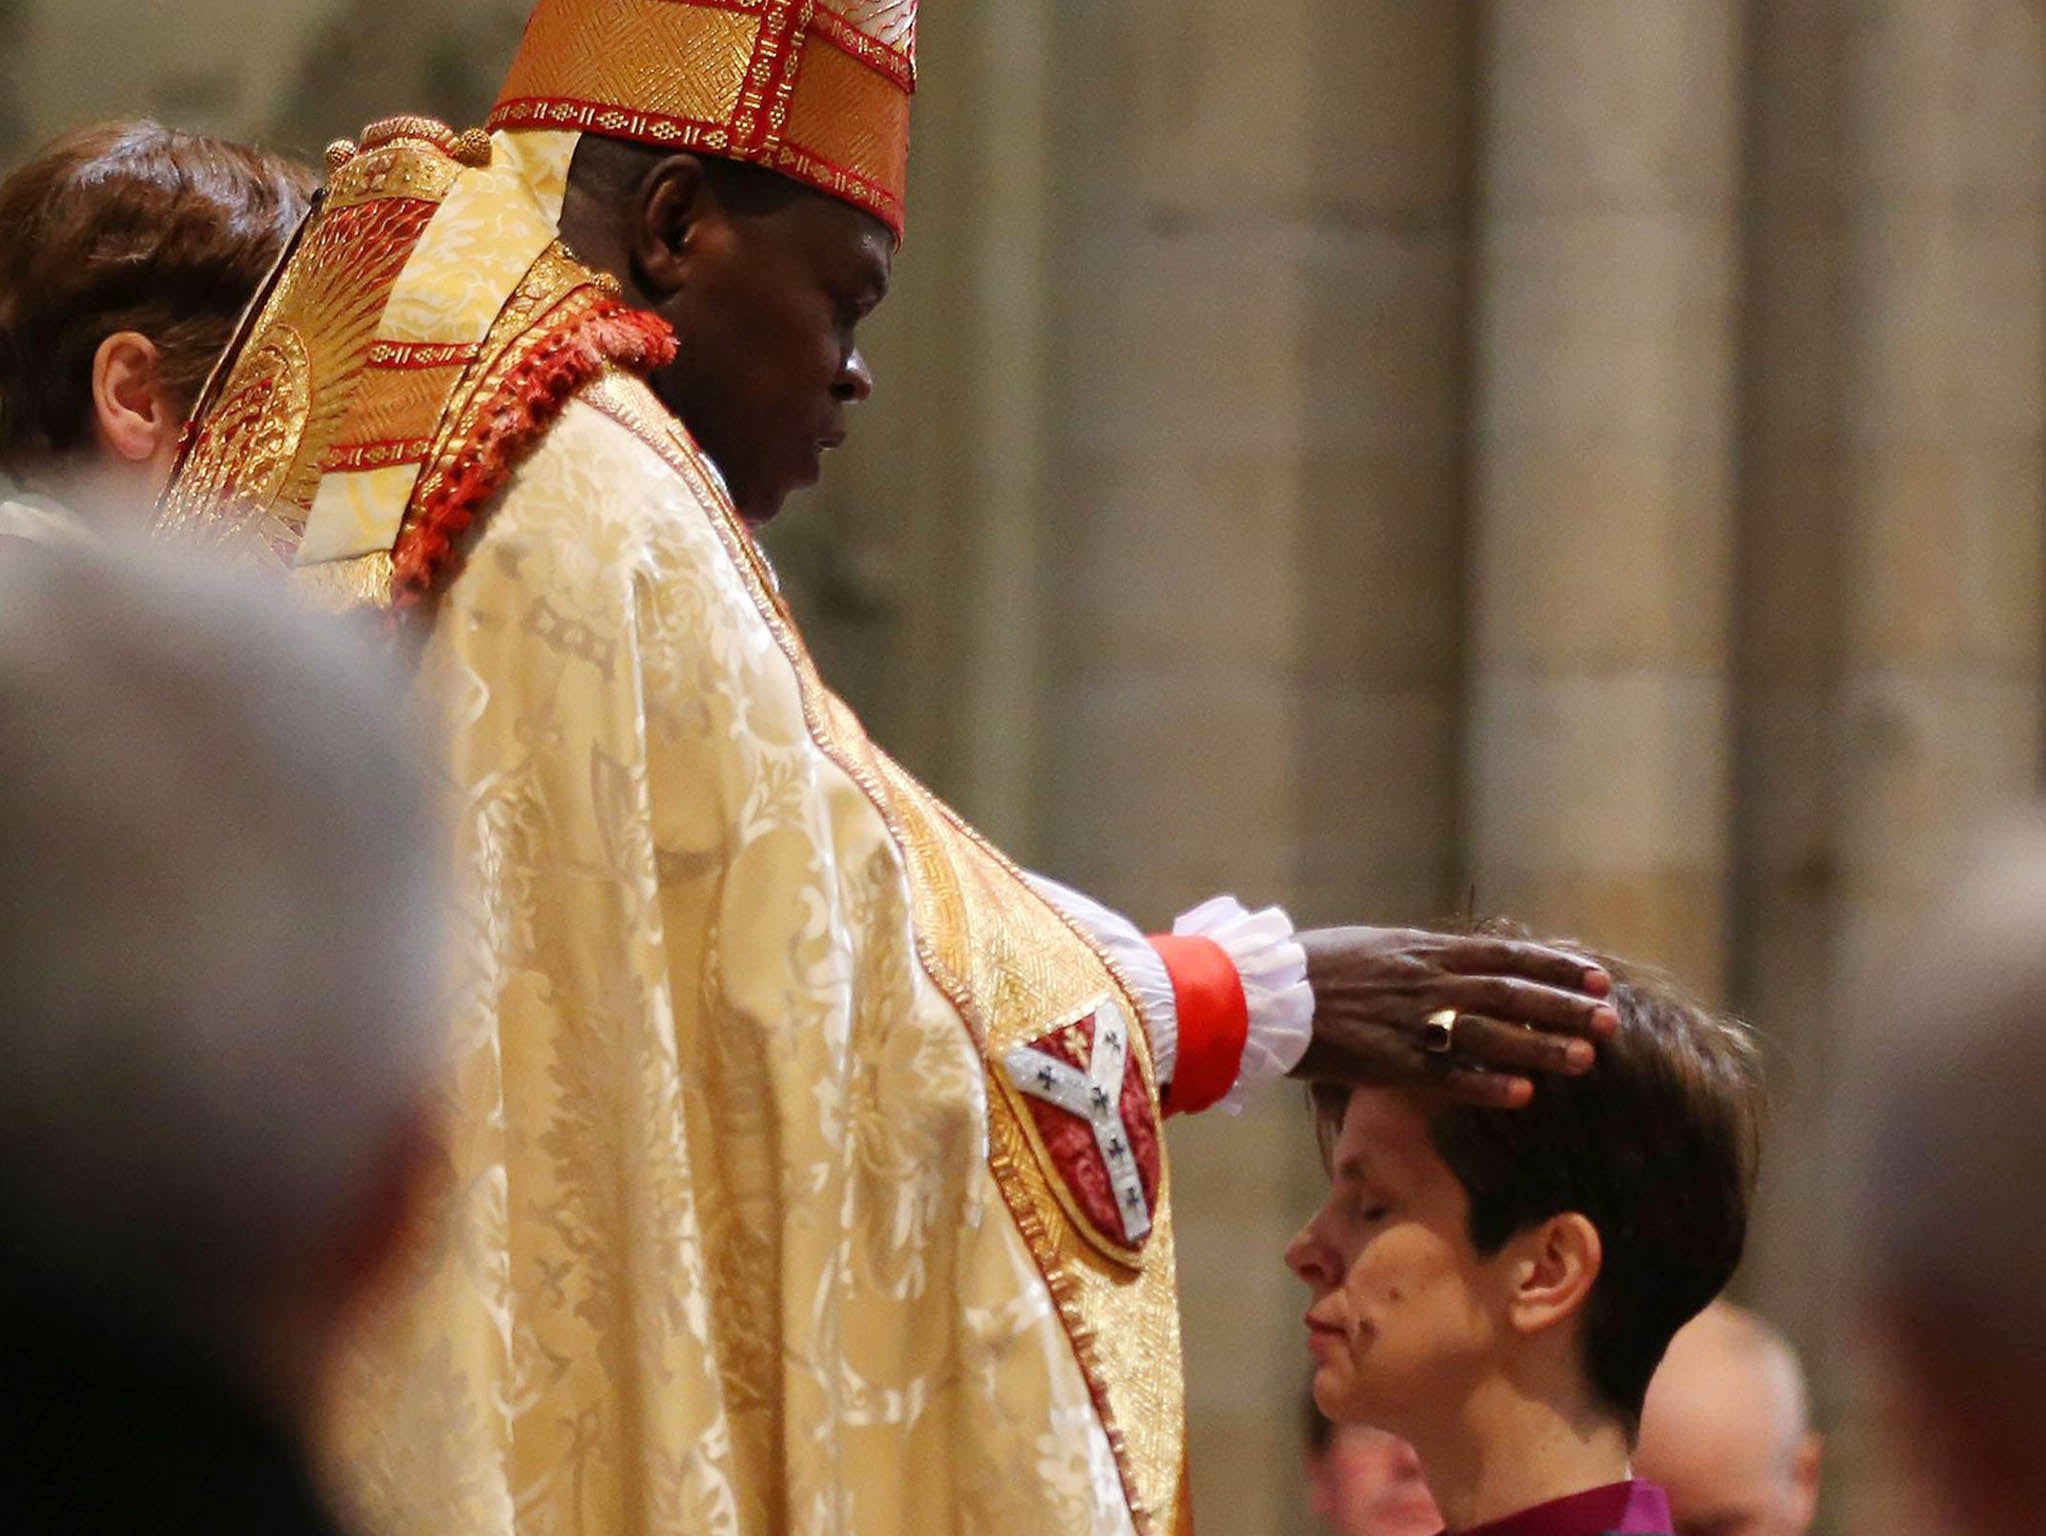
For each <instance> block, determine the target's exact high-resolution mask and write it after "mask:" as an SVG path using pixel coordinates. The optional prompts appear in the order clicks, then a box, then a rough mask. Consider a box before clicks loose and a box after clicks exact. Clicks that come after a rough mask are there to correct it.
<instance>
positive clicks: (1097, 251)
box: [1045, 0, 1476, 1532]
mask: <svg viewBox="0 0 2046 1536" xmlns="http://www.w3.org/2000/svg"><path fill="white" fill-rule="evenodd" d="M1062 11H1063V15H1064V18H1065V25H1064V31H1063V33H1062V35H1061V38H1060V41H1059V46H1058V54H1057V56H1058V58H1059V59H1060V61H1061V69H1062V75H1061V90H1060V95H1059V102H1060V110H1061V114H1062V123H1061V130H1060V131H1061V150H1060V153H1059V156H1058V164H1059V167H1060V173H1061V174H1060V180H1059V189H1058V213H1059V225H1058V236H1057V239H1056V241H1055V243H1054V255H1055V257H1056V261H1057V265H1056V269H1055V270H1056V272H1057V289H1056V295H1055V307H1054V315H1055V334H1056V338H1057V339H1056V344H1055V348H1054V359H1053V361H1054V379H1055V384H1054V389H1053V398H1054V399H1055V400H1056V401H1057V402H1058V403H1059V414H1058V415H1057V416H1056V417H1055V419H1054V420H1053V422H1052V432H1053V440H1054V444H1055V457H1054V463H1053V474H1054V481H1053V491H1054V495H1053V498H1052V502H1051V507H1050V514H1049V515H1050V517H1051V519H1052V524H1051V526H1052V528H1053V530H1054V531H1053V535H1052V540H1053V543H1052V547H1053V549H1054V550H1055V551H1056V554H1057V559H1058V562H1059V564H1058V566H1057V570H1058V580H1057V582H1056V584H1055V585H1054V587H1053V588H1052V591H1051V593H1050V596H1051V599H1052V601H1051V603H1050V606H1049V608H1048V610H1047V612H1048V613H1049V615H1050V622H1051V624H1052V631H1051V633H1052V650H1051V674H1050V675H1051V679H1052V685H1051V689H1050V695H1049V708H1048V712H1047V719H1048V722H1049V725H1048V729H1047V734H1046V744H1047V761H1048V765H1049V768H1050V776H1049V779H1048V781H1047V782H1048V785H1049V801H1048V806H1047V814H1046V822H1045V825H1046V827H1047V828H1048V830H1049V832H1050V834H1051V836H1050V841H1049V843H1048V857H1049V865H1050V869H1051V872H1053V873H1055V874H1059V875H1062V876H1068V877H1071V878H1073V879H1076V880H1079V881H1082V882H1085V883H1086V884H1087V886H1088V888H1090V889H1093V890H1096V891H1098V892H1099V893H1101V894H1102V895H1104V896H1106V897H1108V898H1110V899H1113V900H1117V901H1120V902H1122V903H1124V904H1125V905H1126V907H1127V908H1128V909H1129V910H1132V911H1134V912H1136V913H1139V914H1141V915H1142V916H1143V917H1144V918H1146V919H1147V920H1149V921H1152V922H1162V921H1164V920H1167V919H1168V918H1169V917H1170V915H1171V914H1172V913H1173V912H1174V911H1176V910H1178V909H1180V908H1182V907H1183V906H1185V905H1186V904H1188V903H1190V902H1192V901H1195V900H1198V899H1200V898H1202V897H1205V896H1208V895H1210V894H1213V893H1214V892H1216V891H1218V890H1226V891H1234V892H1236V893H1237V894H1238V895H1240V896H1241V897H1242V898H1243V899H1244V900H1246V901H1249V902H1253V903H1256V902H1266V901H1284V902H1286V903H1288V904H1289V905H1290V906H1291V907H1292V908H1293V910H1294V913H1295V915H1296V917H1299V918H1301V919H1303V920H1328V919H1335V918H1347V919H1351V920H1364V919H1375V920H1387V921H1400V920H1407V921H1420V920H1424V919H1427V918H1431V917H1435V916H1439V915H1440V914H1441V913H1442V912H1443V911H1444V910H1446V909H1447V908H1448V907H1450V906H1451V905H1452V904H1453V902H1454V900H1455V896H1454V890H1455V871H1456V865H1457V854H1456V829H1457V827H1458V824H1459V821H1460V808H1461V794H1460V775H1459V773H1458V761H1459V743H1460V740H1461V693H1462V670H1463V667H1462V662H1463V652H1462V645H1461V639H1460V633H1461V629H1462V623H1463V611H1464V598H1463V576H1462V567H1463V554H1464V533H1465V526H1464V518H1463V504H1464V485H1465V477H1464V459H1465V440H1466V432H1467V417H1466V409H1467V400H1468V376H1467V365H1466V358H1467V353H1468V347H1467V316H1468V276H1469V251H1470V235H1469V196H1470V182H1471V164H1472V154H1471V132H1472V128H1471V123H1472V110H1473V106H1474V101H1475V92H1474V88H1473V87H1474V81H1475V61H1476V53H1475V33H1476V26H1475V18H1474V12H1473V8H1471V7H1466V6H1447V5H1445V6H1415V5H1410V4H1403V3H1393V0H1275V3H1272V4H1269V5H1265V6H1261V7H1259V8H1258V10H1257V12H1256V17H1255V22H1254V24H1251V23H1250V22H1249V20H1248V18H1247V15H1246V12H1245V11H1244V9H1243V7H1241V6H1240V5H1236V4H1227V3H1223V0H1200V3H1196V4H1192V5H1188V4H1185V3H1183V0H1169V3H1168V0H1132V3H1127V4H1119V5H1115V6H1100V5H1098V4H1093V3H1085V0H1069V3H1067V4H1065V5H1064V6H1063V7H1062ZM1172 1150H1173V1157H1174V1168H1175V1176H1176V1178H1177V1179H1178V1184H1179V1189H1180V1211H1181V1249H1180V1254H1181V1273H1182V1279H1183V1284H1184V1294H1185V1316H1186V1319H1187V1330H1188V1369H1189V1378H1190V1381H1189V1390H1190V1398H1191V1407H1192V1419H1193V1435H1194V1440H1193V1447H1192V1451H1193V1467H1194V1478H1195V1496H1196V1507H1197V1509H1198V1512H1199V1518H1200V1520H1201V1521H1202V1523H1203V1525H1204V1526H1207V1527H1211V1528H1213V1529H1216V1530H1234V1531H1244V1532H1256V1531H1272V1530H1295V1529H1302V1528H1304V1526H1305V1523H1306V1517H1305V1512H1304V1507H1303V1495H1302V1491H1301V1480H1300V1477H1299V1472H1298V1468H1299V1464H1300V1462H1299V1458H1300V1451H1301V1442H1300V1433H1301V1430H1300V1405H1301V1394H1302V1391H1303V1389H1304V1387H1305V1384H1306V1378H1307V1360H1306V1357H1305V1353H1304V1349H1303V1341H1302V1335H1301V1327H1300V1314H1301V1312H1302V1311H1303V1310H1304V1308H1305V1294H1304V1292H1303V1291H1301V1290H1300V1288H1299V1287H1298V1286H1297V1284H1296V1283H1295V1282H1293V1281H1292V1280H1291V1278H1290V1277H1288V1276H1287V1275H1286V1274H1285V1273H1284V1271H1283V1270H1282V1268H1281V1259H1280V1256H1281V1253H1282V1250H1283V1248H1284V1245H1285V1243H1286V1241H1287V1239H1288V1238H1289V1237H1290V1236H1291V1234H1292V1232H1293V1230H1294V1229H1295V1228H1296V1227H1297V1226H1298V1224H1299V1223H1300V1222H1301V1221H1302V1220H1304V1218H1305V1217H1306V1215H1307V1214H1308V1212H1309V1211H1310V1210H1311V1209H1312V1207H1313V1205H1314V1204H1315V1203H1316V1202H1317V1201H1318V1200H1319V1198H1320V1195H1321V1191H1322V1188H1323V1187H1324V1186H1325V1177H1324V1176H1323V1175H1322V1173H1321V1171H1320V1169H1319V1167H1318V1166H1317V1164H1316V1161H1315V1157H1314V1153H1313V1147H1312V1137H1311V1134H1310V1130H1309V1126H1308V1122H1307V1118H1306V1113H1305V1109H1304V1106H1303V1104H1302V1102H1301V1099H1300V1097H1299V1095H1298V1094H1297V1092H1293V1091H1287V1090H1278V1091H1275V1092H1273V1093H1271V1094H1269V1095H1268V1096H1267V1098H1266V1101H1265V1103H1264V1104H1263V1105H1262V1106H1261V1107H1260V1108H1259V1109H1257V1110H1254V1111H1253V1112H1252V1113H1251V1114H1250V1115H1248V1116H1246V1117H1245V1118H1244V1119H1242V1120H1235V1121H1231V1120H1227V1119H1219V1118H1212V1119H1211V1122H1209V1123H1195V1124H1188V1125H1183V1126H1180V1127H1178V1128H1176V1129H1175V1131H1174V1133H1173V1137H1172Z"/></svg>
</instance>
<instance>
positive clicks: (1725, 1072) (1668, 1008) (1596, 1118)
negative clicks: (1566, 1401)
mask: <svg viewBox="0 0 2046 1536" xmlns="http://www.w3.org/2000/svg"><path fill="white" fill-rule="evenodd" d="M1600 963H1601V964H1602V965H1604V966H1605V967H1606V968H1607V969H1608V970H1609V972H1610V973H1611V974H1612V976H1613V979H1614V989H1613V998H1612V1001H1613V1005H1614V1007H1615V1008H1616V1009H1617V1011H1618V1012H1619V1015H1620V1020H1621V1026H1620V1029H1619V1031H1618V1032H1617V1033H1616V1034H1615V1035H1614V1037H1613V1038H1612V1039H1611V1040H1610V1041H1608V1042H1606V1043H1605V1044H1603V1045H1601V1046H1600V1049H1599V1064H1598V1067H1597V1068H1596V1069H1595V1070H1594V1071H1593V1072H1591V1073H1590V1074H1588V1075H1587V1076H1584V1077H1582V1078H1557V1079H1553V1080H1551V1081H1548V1082H1546V1083H1544V1084H1543V1085H1542V1086H1541V1089H1540V1091H1539V1092H1538V1093H1537V1095H1536V1098H1535V1101H1534V1103H1533V1104H1532V1105H1531V1106H1530V1107H1528V1108H1526V1109H1517V1110H1507V1109H1480V1108H1474V1107H1471V1106H1467V1105H1459V1104H1454V1103H1450V1102H1448V1101H1447V1100H1446V1099H1444V1098H1442V1097H1441V1096H1440V1095H1438V1094H1434V1093H1431V1092H1429V1091H1427V1090H1423V1089H1397V1088H1364V1089H1358V1090H1356V1091H1354V1092H1352V1091H1349V1090H1346V1089H1317V1090H1316V1092H1315V1110H1316V1120H1317V1125H1318V1128H1319V1131H1320V1134H1321V1137H1322V1145H1323V1149H1324V1152H1325V1154H1326V1156H1327V1160H1328V1164H1329V1169H1330V1174H1331V1188H1330V1193H1329V1198H1328V1201H1327V1203H1326V1204H1325V1205H1324V1206H1323V1208H1322V1210H1321V1211H1320V1212H1319V1213H1318V1214H1317V1215H1316V1216H1315V1218H1314V1220H1313V1221H1312V1222H1311V1223H1309V1225H1308V1226H1307V1228H1306V1229H1305V1230H1304V1231H1303V1232H1302V1233H1301V1234H1300V1236H1299V1237H1298V1238H1296V1239H1295V1241H1294V1244H1293V1247H1292V1248H1291V1249H1290V1250H1289V1252H1288V1255H1287V1257H1288V1261H1289V1263H1291V1264H1292V1266H1293V1268H1294V1269H1295V1271H1296V1272H1297V1273H1299V1274H1300V1275H1301V1277H1302V1278H1303V1279H1304V1280H1306V1281H1307V1282H1308V1284H1309V1286H1310V1287H1312V1289H1313V1290H1314V1292H1315V1296H1316V1301H1315V1306H1314V1309H1313V1311H1312V1312H1311V1313H1310V1314H1309V1322H1310V1327H1311V1328H1312V1329H1313V1335H1312V1337H1313V1343H1314V1347H1315V1352H1316V1354H1317V1357H1318V1359H1319V1363H1320V1370H1319V1371H1318V1373H1317V1376H1316V1383H1315V1386H1316V1394H1317V1396H1318V1398H1319V1399H1320V1401H1321V1404H1322V1407H1323V1408H1324V1409H1325V1410H1326V1411H1327V1412H1328V1413H1329V1415H1330V1416H1331V1417H1332V1418H1335V1419H1338V1420H1345V1419H1352V1418H1361V1419H1366V1420H1368V1421H1370V1422H1375V1423H1379V1424H1382V1425H1384V1426H1385V1427H1387V1428H1389V1429H1393V1430H1395V1431H1398V1432H1400V1433H1403V1434H1405V1435H1407V1436H1408V1438H1410V1439H1416V1440H1418V1439H1421V1438H1422V1436H1423V1434H1424V1433H1425V1431H1426V1429H1427V1427H1428V1422H1427V1421H1428V1420H1429V1419H1430V1418H1431V1417H1432V1416H1434V1415H1437V1414H1444V1413H1447V1414H1452V1415H1453V1412H1454V1408H1455V1405H1456V1403H1457V1402H1459V1401H1460V1400H1462V1399H1463V1398H1464V1397H1466V1396H1467V1395H1468V1394H1469V1393H1471V1392H1474V1391H1475V1390H1476V1389H1477V1388H1478V1387H1479V1386H1480V1385H1481V1384H1482V1383H1483V1382H1485V1381H1487V1380H1490V1379H1493V1378H1495V1377H1499V1376H1501V1375H1502V1374H1503V1375H1506V1376H1509V1377H1515V1378H1516V1379H1517V1383H1518V1385H1520V1386H1521V1387H1523V1388H1529V1387H1532V1388H1533V1389H1535V1390H1544V1389H1549V1388H1553V1389H1554V1391H1555V1392H1556V1393H1557V1394H1558V1395H1559V1396H1570V1397H1573V1398H1574V1399H1576V1400H1578V1401H1581V1402H1583V1403H1585V1404H1588V1405H1589V1406H1590V1408H1591V1409H1592V1411H1595V1412H1597V1413H1599V1414H1601V1415H1602V1416H1604V1417H1606V1418H1609V1419H1610V1420H1612V1421H1614V1422H1616V1423H1618V1424H1620V1425H1623V1426H1624V1427H1625V1428H1626V1429H1627V1430H1628V1432H1629V1433H1630V1434H1631V1432H1632V1431H1633V1429H1634V1427H1635V1424H1636V1423H1637V1421H1638V1419H1639V1415H1640V1411H1641V1402H1642V1397H1643V1395H1644V1394H1645V1392H1646V1390H1647V1387H1648V1380H1649V1377H1650V1376H1651V1375H1652V1374H1653V1373H1654V1370H1655V1366H1656V1363H1657V1361H1658V1360H1659V1359H1660V1358H1661V1356H1662V1353H1663V1351H1664V1349H1665V1348H1666V1347H1667V1346H1668V1343H1669V1340H1670V1338H1671V1337H1672V1336H1673V1335H1674V1334H1675V1333H1676V1331H1677V1329H1678V1328H1680V1327H1681V1326H1682V1325H1683V1324H1684V1323H1685V1322H1687V1321H1688V1320H1689V1319H1690V1318H1691V1317H1692V1316H1693V1315H1694V1314H1695V1313H1697V1312H1698V1311H1699V1310H1700V1309H1701V1308H1703V1307H1704V1306H1705V1305H1706V1303H1707V1302H1709V1301H1710V1300H1711V1299H1712V1298H1713V1296H1715V1295H1716V1294H1717V1293H1718V1292H1719V1290H1720V1289H1721V1288H1722V1287H1723V1286H1724V1285H1725V1284H1726V1282H1727V1280H1728V1279H1729V1278H1731V1276H1732V1274H1733V1271H1734V1268H1735V1266H1736V1265H1737V1264H1738V1263H1739V1260H1740V1254H1741V1248H1742V1244H1743V1240H1744V1237H1745V1234H1746V1227H1747V1207H1748V1198H1749V1193H1750V1189H1751V1186H1752V1181H1753V1176H1754V1168H1755V1156H1756V1144H1757V1139H1758V1129H1759V1120H1760V1111H1761V1084H1760V1073H1759V1067H1758V1059H1757V1055H1756V1050H1755V1047H1754V1044H1753V1042H1752V1039H1751V1038H1750V1037H1749V1035H1748V1034H1747V1032H1746V1031H1745V1030H1744V1029H1743V1028H1742V1027H1741V1026H1740V1025H1738V1024H1735V1023H1732V1022H1731V1021H1728V1020H1724V1019H1721V1018H1717V1017H1715V1016H1713V1015H1712V1014H1710V1013H1709V1012H1707V1011H1706V1010H1704V1009H1703V1008H1700V1007H1698V1006H1697V1005H1696V1004H1694V1003H1692V1002H1691V1001H1689V1000H1688V999H1687V998H1685V997H1684V996H1683V995H1682V994H1681V993H1679V992H1678V991H1676V989H1675V988H1673V987H1671V986H1670V985H1669V984H1667V983H1666V982H1664V981H1662V980H1661V979H1660V978H1656V977H1653V976H1646V975H1643V974H1642V973H1640V972H1639V971H1636V970H1634V969H1632V968H1630V967H1628V966H1626V965H1624V964H1620V963H1617V962H1613V961H1610V960H1601V961H1600ZM1537 1378H1539V1379H1537Z"/></svg>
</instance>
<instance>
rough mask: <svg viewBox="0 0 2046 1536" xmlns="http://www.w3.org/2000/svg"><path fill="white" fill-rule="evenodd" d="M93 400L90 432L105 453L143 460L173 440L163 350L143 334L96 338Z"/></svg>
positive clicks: (174, 412)
mask: <svg viewBox="0 0 2046 1536" xmlns="http://www.w3.org/2000/svg"><path fill="white" fill-rule="evenodd" d="M92 406H93V421H94V428H95V435H96V437H97V438H98V440H99V446H100V449H101V451H102V452H103V453H104V454H105V455H106V456H107V457H109V458H112V459H116V460H120V461H122V462H125V463H129V464H147V463H151V462H152V461H155V460H158V459H161V458H162V457H164V455H165V454H166V453H167V452H168V451H169V450H170V449H172V448H174V447H175V446H176V444H177V439H178V432H179V429H180V427H181V426H182V425H183V423H182V421H181V419H180V418H181V412H180V410H179V408H178V407H177V406H176V405H174V404H173V403H172V402H171V400H170V398H169V396H168V394H167V393H166V391H165V388H164V379H163V357H162V354H161V353H159V352H158V351H157V349H156V343H155V342H153V341H151V340H150V339H149V338H148V337H147V336H144V335H141V334H140V333H138V332H135V331H120V332H117V333H115V334H114V335H112V336H109V337H108V338H107V339H106V340H105V341H103V342H101V343H100V345H99V350H98V351H97V352H96V353H94V354H93V359H92Z"/></svg>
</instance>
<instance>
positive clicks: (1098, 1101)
mask: <svg viewBox="0 0 2046 1536" xmlns="http://www.w3.org/2000/svg"><path fill="white" fill-rule="evenodd" d="M1094 1107H1095V1108H1096V1109H1097V1110H1106V1109H1107V1108H1108V1090H1107V1089H1106V1088H1096V1089H1095V1090H1094Z"/></svg>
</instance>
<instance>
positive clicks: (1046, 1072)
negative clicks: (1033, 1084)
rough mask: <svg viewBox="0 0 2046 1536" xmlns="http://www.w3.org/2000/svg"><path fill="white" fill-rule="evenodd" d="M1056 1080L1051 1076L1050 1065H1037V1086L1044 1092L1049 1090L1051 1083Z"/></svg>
mask: <svg viewBox="0 0 2046 1536" xmlns="http://www.w3.org/2000/svg"><path fill="white" fill-rule="evenodd" d="M1057 1081H1058V1079H1057V1078H1055V1077H1053V1076H1052V1071H1051V1068H1050V1067H1039V1068H1038V1069H1037V1086H1038V1087H1040V1088H1042V1089H1043V1090H1044V1091H1045V1092H1046V1093H1049V1092H1051V1088H1052V1084H1053V1083H1055V1082H1057Z"/></svg>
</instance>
